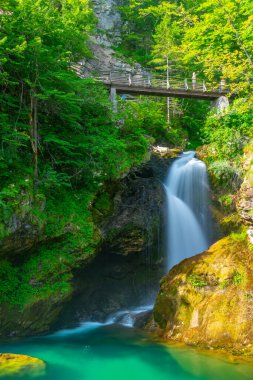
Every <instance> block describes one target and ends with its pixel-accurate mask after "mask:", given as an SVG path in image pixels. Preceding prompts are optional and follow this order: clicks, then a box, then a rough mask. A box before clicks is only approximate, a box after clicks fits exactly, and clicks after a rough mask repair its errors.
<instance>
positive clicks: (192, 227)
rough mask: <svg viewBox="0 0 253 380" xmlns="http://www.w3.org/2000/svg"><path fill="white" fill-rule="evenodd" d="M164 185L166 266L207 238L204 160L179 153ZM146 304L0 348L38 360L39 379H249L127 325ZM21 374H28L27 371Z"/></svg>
mask: <svg viewBox="0 0 253 380" xmlns="http://www.w3.org/2000/svg"><path fill="white" fill-rule="evenodd" d="M164 185H165V189H166V194H167V200H168V202H167V203H168V204H167V207H168V210H167V211H168V234H167V245H168V265H167V266H168V268H171V267H172V266H173V265H175V264H177V263H178V262H180V261H181V260H183V259H184V258H186V257H189V256H192V255H195V254H197V253H199V252H202V251H203V250H205V249H207V248H208V246H209V245H210V243H211V242H212V239H213V238H212V233H211V232H212V220H211V216H210V211H209V207H208V202H209V188H208V181H207V174H206V168H205V165H204V164H203V163H202V162H201V161H199V160H197V159H196V158H194V152H187V153H184V154H183V155H182V156H181V157H180V158H178V159H177V160H175V161H174V163H173V164H172V166H171V168H170V170H169V172H168V176H167V179H166V181H165V184H164ZM151 309H152V305H147V306H139V307H136V308H132V309H130V310H125V311H122V310H120V311H118V312H117V313H115V314H114V315H112V316H109V317H108V319H107V321H106V322H105V323H98V322H83V323H81V324H80V325H79V326H76V327H74V328H71V329H66V330H61V331H58V332H55V333H53V334H51V335H48V336H44V337H35V338H29V339H22V340H15V341H12V342H10V343H6V344H0V352H10V353H17V354H18V353H19V354H26V355H31V356H35V357H38V358H40V359H42V360H44V361H45V362H46V364H47V368H46V371H45V373H43V374H41V375H39V377H37V378H38V379H41V380H102V379H104V380H140V379H145V380H227V379H229V380H241V379H253V366H250V365H246V364H231V363H228V362H226V361H224V360H221V359H217V358H215V357H211V356H206V355H204V354H201V353H198V352H197V351H195V350H193V349H190V348H175V347H165V346H164V345H162V344H159V343H156V342H154V341H152V340H151V339H150V337H148V336H147V335H146V334H145V333H143V332H141V331H140V330H137V329H135V328H134V327H133V325H134V321H135V318H136V317H137V316H138V315H140V313H143V311H146V310H151ZM20 378H22V376H21V377H20ZM1 379H2V378H1ZM8 379H10V377H9V378H8ZM14 379H17V377H14ZM23 379H25V380H29V376H28V375H27V374H26V375H24V376H23ZM6 380H7V378H6Z"/></svg>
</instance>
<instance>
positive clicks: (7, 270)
mask: <svg viewBox="0 0 253 380" xmlns="http://www.w3.org/2000/svg"><path fill="white" fill-rule="evenodd" d="M19 283H20V281H19V277H18V269H17V268H14V267H13V266H12V265H11V264H10V263H9V262H8V261H1V262H0V303H2V302H13V300H15V299H16V296H17V295H16V292H17V289H18V286H19Z"/></svg>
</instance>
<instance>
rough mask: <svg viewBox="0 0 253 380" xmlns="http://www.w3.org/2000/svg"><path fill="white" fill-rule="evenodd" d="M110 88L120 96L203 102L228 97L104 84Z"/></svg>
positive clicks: (205, 93) (177, 90)
mask: <svg viewBox="0 0 253 380" xmlns="http://www.w3.org/2000/svg"><path fill="white" fill-rule="evenodd" d="M104 84H105V85H106V86H107V87H108V88H115V89H116V91H117V93H118V94H131V95H145V96H159V97H160V96H162V97H171V98H173V97H174V98H193V99H202V100H215V99H218V98H219V97H220V96H226V95H227V92H226V91H203V90H200V89H182V88H169V89H167V88H162V87H160V88H159V87H146V86H139V85H134V84H133V85H131V86H129V85H128V86H127V85H122V84H120V83H119V84H118V83H116V82H114V83H104Z"/></svg>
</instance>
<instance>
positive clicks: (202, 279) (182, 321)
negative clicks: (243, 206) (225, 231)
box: [150, 234, 253, 355]
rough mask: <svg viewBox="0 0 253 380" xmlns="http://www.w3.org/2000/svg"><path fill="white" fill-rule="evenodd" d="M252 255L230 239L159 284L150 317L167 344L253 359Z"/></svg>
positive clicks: (238, 238) (238, 239)
mask: <svg viewBox="0 0 253 380" xmlns="http://www.w3.org/2000/svg"><path fill="white" fill-rule="evenodd" d="M252 278H253V251H252V249H251V248H250V246H248V242H247V240H246V239H245V235H243V234H241V235H240V234H237V235H236V234H234V235H233V234H232V236H230V237H226V238H223V239H222V240H220V241H218V242H217V243H215V244H214V245H213V246H211V248H210V249H209V250H208V251H206V252H205V253H203V254H200V255H197V256H194V257H192V258H189V259H186V260H184V261H183V262H181V263H180V264H178V265H176V266H175V267H174V268H172V270H171V271H170V272H169V273H168V274H167V275H166V276H165V277H164V278H163V279H162V281H161V287H160V292H159V294H158V297H157V300H156V304H155V307H154V313H153V324H150V326H151V325H152V326H153V328H154V324H155V326H156V327H155V331H156V333H158V334H159V335H160V336H161V337H162V338H163V339H165V340H166V341H176V342H183V343H185V344H189V345H196V346H202V347H204V348H219V349H225V350H227V351H232V352H233V353H234V354H247V355H253V327H252V326H253V281H252Z"/></svg>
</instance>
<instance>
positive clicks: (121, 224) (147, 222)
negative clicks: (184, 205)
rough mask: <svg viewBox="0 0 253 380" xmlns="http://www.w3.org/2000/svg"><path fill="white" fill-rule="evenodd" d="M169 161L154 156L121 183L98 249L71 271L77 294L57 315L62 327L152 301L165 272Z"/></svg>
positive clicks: (101, 317) (102, 226)
mask: <svg viewBox="0 0 253 380" xmlns="http://www.w3.org/2000/svg"><path fill="white" fill-rule="evenodd" d="M168 162H169V161H168V160H164V159H162V158H160V157H157V156H153V157H152V159H151V160H150V161H149V162H147V163H146V164H144V165H143V166H141V167H140V168H138V169H136V170H133V171H132V172H131V173H130V174H129V175H128V176H127V177H126V178H125V179H124V180H122V181H121V183H120V184H119V187H118V190H117V191H116V193H115V196H114V210H113V212H112V214H111V215H110V217H108V218H106V219H105V220H102V222H101V226H100V227H101V230H102V234H103V244H102V247H101V252H100V254H99V255H98V256H97V257H96V258H95V259H94V260H93V261H92V263H91V264H90V265H89V266H88V267H87V268H84V270H80V271H78V272H77V273H76V274H75V276H74V289H75V294H76V296H75V297H74V298H73V300H72V303H71V305H69V304H67V305H66V308H65V310H64V311H63V313H62V315H61V317H60V318H59V320H61V321H63V324H61V325H60V327H66V326H68V325H69V324H70V323H71V322H72V323H73V321H74V322H75V321H76V322H78V321H81V320H82V321H83V320H96V321H105V320H106V319H107V317H108V316H109V315H110V314H112V313H114V312H116V311H118V310H120V309H126V308H128V307H132V306H135V305H136V306H139V305H144V304H149V303H153V302H154V299H155V296H156V294H157V291H158V288H159V280H160V278H161V276H162V275H163V274H164V273H165V271H164V266H165V265H164V264H165V262H164V261H165V255H164V253H165V252H164V247H163V244H162V235H163V226H164V223H163V222H164V217H165V216H164V215H163V210H164V209H165V207H164V202H165V194H164V191H163V185H162V183H161V181H160V179H162V177H163V176H164V175H165V173H166V170H167V164H168ZM58 327H59V326H58Z"/></svg>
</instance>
